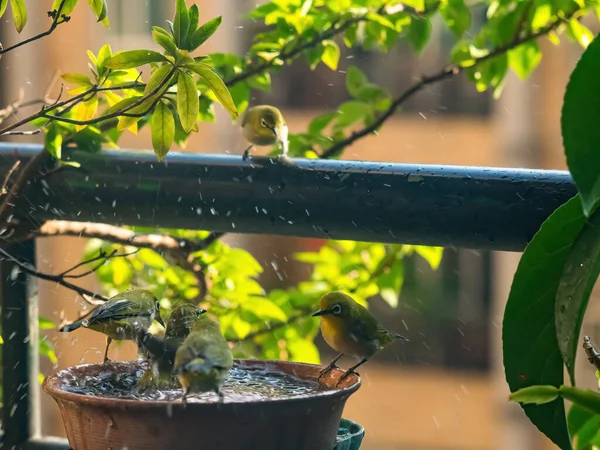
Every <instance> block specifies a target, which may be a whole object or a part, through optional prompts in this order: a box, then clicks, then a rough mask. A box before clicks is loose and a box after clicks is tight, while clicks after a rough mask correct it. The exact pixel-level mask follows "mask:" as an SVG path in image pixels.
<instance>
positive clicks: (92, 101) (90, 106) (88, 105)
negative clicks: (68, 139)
mask: <svg viewBox="0 0 600 450" xmlns="http://www.w3.org/2000/svg"><path fill="white" fill-rule="evenodd" d="M97 111H98V96H97V95H95V94H94V95H92V97H91V98H89V99H87V100H85V101H83V102H81V103H80V104H79V105H77V112H76V114H75V117H76V119H77V120H79V121H81V122H87V121H90V120H92V119H93V118H94V117H95V116H96V112H97ZM86 126H87V125H77V126H76V130H77V131H79V130H82V129H84V128H85V127H86Z"/></svg>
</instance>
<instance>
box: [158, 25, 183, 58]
mask: <svg viewBox="0 0 600 450" xmlns="http://www.w3.org/2000/svg"><path fill="white" fill-rule="evenodd" d="M159 30H161V31H159ZM163 31H164V30H163V29H162V28H160V27H152V38H153V39H154V41H155V42H156V43H157V44H158V45H160V46H161V47H162V48H164V49H165V50H166V51H167V53H168V54H169V55H171V56H176V55H177V46H176V45H175V41H174V40H173V37H172V36H170V35H168V34H165V33H163Z"/></svg>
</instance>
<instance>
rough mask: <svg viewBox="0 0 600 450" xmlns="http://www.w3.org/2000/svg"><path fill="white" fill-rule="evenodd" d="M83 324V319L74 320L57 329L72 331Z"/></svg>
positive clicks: (63, 331)
mask: <svg viewBox="0 0 600 450" xmlns="http://www.w3.org/2000/svg"><path fill="white" fill-rule="evenodd" d="M82 325H83V320H76V321H75V322H73V323H68V324H66V325H63V326H62V327H60V328H59V329H58V331H60V332H62V333H68V332H69V331H73V330H76V329H77V328H80V327H81V326H82Z"/></svg>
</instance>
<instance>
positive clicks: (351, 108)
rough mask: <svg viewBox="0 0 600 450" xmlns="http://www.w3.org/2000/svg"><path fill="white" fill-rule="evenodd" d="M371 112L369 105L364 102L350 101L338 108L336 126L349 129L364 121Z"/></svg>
mask: <svg viewBox="0 0 600 450" xmlns="http://www.w3.org/2000/svg"><path fill="white" fill-rule="evenodd" d="M368 110H369V105H368V104H366V103H364V102H357V101H349V102H345V103H342V104H341V105H340V107H339V108H338V111H337V113H338V116H337V122H336V124H337V125H338V126H340V127H347V126H348V125H352V124H353V123H356V122H358V121H359V120H362V119H363V118H364V117H365V115H366V114H367V112H368Z"/></svg>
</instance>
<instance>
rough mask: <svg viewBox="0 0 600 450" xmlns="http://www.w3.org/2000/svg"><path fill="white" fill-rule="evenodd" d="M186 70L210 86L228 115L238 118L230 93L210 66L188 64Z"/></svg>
mask: <svg viewBox="0 0 600 450" xmlns="http://www.w3.org/2000/svg"><path fill="white" fill-rule="evenodd" d="M186 67H187V68H189V69H191V70H193V71H194V72H196V73H197V74H198V75H200V76H201V77H202V78H203V79H204V80H205V81H206V82H207V83H208V85H209V86H210V88H211V90H212V91H213V93H214V94H215V96H216V97H217V99H218V100H219V103H221V105H222V106H223V107H224V108H225V109H226V110H227V111H229V113H230V114H233V115H234V116H238V111H237V108H236V106H235V103H234V102H233V98H231V93H230V92H229V89H227V86H225V83H223V80H222V79H221V77H220V76H219V75H217V74H216V73H215V72H213V70H212V68H211V67H210V66H207V65H206V64H202V63H194V64H188V65H187V66H186Z"/></svg>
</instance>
